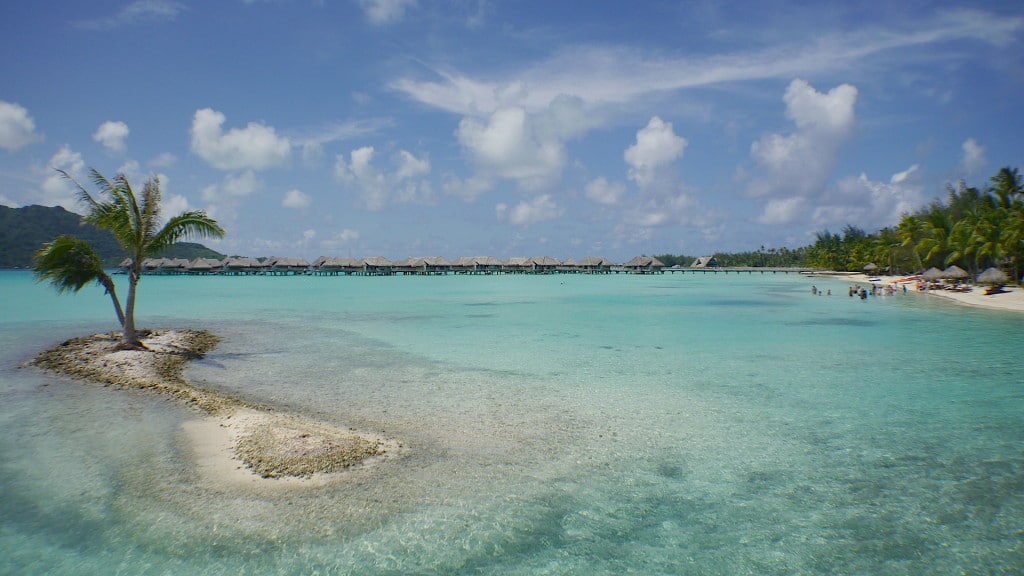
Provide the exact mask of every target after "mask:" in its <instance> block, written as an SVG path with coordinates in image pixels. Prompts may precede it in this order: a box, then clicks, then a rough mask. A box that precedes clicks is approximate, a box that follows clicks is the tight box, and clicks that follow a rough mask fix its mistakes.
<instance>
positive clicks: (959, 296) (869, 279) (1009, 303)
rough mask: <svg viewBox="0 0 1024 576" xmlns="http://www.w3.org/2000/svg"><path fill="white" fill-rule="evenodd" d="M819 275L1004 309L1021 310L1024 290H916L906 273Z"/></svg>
mask: <svg viewBox="0 0 1024 576" xmlns="http://www.w3.org/2000/svg"><path fill="white" fill-rule="evenodd" d="M820 275H821V276H824V277H827V278H834V279H836V280H842V281H844V282H849V283H850V284H857V285H860V286H864V287H867V288H870V287H871V286H872V285H874V286H878V287H881V288H884V287H886V286H890V285H892V286H895V287H897V288H898V289H899V290H901V291H902V290H903V286H906V287H907V293H908V294H910V293H914V294H920V295H923V296H934V297H937V298H943V299H945V300H949V301H951V302H955V303H956V304H962V305H965V306H975V307H978V308H988V309H990V310H1002V311H1006V312H1024V290H1022V289H1021V287H1020V286H1005V287H1003V291H1002V292H999V293H996V294H985V288H986V286H973V287H972V289H971V291H970V292H954V291H950V290H942V289H939V290H918V289H917V282H918V280H917V278H916V277H908V276H869V275H867V274H861V273H853V272H851V273H844V272H833V273H827V274H825V273H823V274H820Z"/></svg>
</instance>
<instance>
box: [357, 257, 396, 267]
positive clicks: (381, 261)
mask: <svg viewBox="0 0 1024 576" xmlns="http://www.w3.org/2000/svg"><path fill="white" fill-rule="evenodd" d="M363 265H364V266H369V267H371V268H384V267H387V266H394V265H395V263H394V262H392V261H391V260H388V259H387V258H385V257H383V256H370V257H369V258H363Z"/></svg>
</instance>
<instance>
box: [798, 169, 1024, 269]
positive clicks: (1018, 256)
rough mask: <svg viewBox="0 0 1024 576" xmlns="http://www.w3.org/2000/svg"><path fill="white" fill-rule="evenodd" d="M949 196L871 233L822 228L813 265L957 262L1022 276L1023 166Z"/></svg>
mask: <svg viewBox="0 0 1024 576" xmlns="http://www.w3.org/2000/svg"><path fill="white" fill-rule="evenodd" d="M947 192H948V194H947V198H946V199H945V200H942V199H936V200H934V201H933V202H932V203H931V204H929V205H927V206H925V207H924V208H921V209H920V210H918V211H916V212H914V213H911V214H904V215H903V217H902V218H900V221H899V224H897V225H896V226H892V227H886V228H882V229H881V230H879V231H878V232H875V233H873V234H869V233H866V232H864V231H863V230H861V229H859V228H856V227H853V226H847V227H846V228H844V229H843V231H842V234H832V233H830V232H829V231H827V230H826V231H824V232H819V233H817V238H816V240H815V242H814V244H812V245H811V246H809V247H808V248H807V265H808V266H812V267H816V268H828V269H832V270H848V271H856V270H861V269H863V268H864V266H866V265H868V264H869V263H872V264H875V265H876V266H878V267H879V269H881V270H884V271H888V272H889V273H891V274H904V273H914V272H921V271H923V270H925V269H927V268H931V267H936V268H945V267H948V266H951V265H954V264H955V265H957V266H959V267H961V268H963V269H964V270H967V271H969V272H971V273H972V274H977V273H978V272H979V271H981V270H984V269H985V268H989V267H995V268H1000V269H1002V270H1004V271H1006V272H1008V273H1009V274H1010V277H1011V278H1013V279H1014V281H1015V282H1016V281H1018V280H1019V279H1020V272H1021V269H1020V266H1021V262H1022V260H1024V185H1022V179H1021V175H1020V172H1019V171H1018V169H1017V168H1009V167H1007V168H1002V169H1000V170H999V172H997V173H996V174H995V176H993V177H992V178H990V179H989V181H988V184H987V185H986V186H985V187H984V188H982V189H978V188H975V187H971V186H967V185H966V184H965V183H964V182H962V181H961V182H959V183H958V184H957V185H956V186H949V187H948V189H947Z"/></svg>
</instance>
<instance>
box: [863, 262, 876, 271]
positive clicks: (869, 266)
mask: <svg viewBox="0 0 1024 576" xmlns="http://www.w3.org/2000/svg"><path fill="white" fill-rule="evenodd" d="M863 270H864V271H865V272H874V271H875V270H878V264H875V263H874V262H868V263H867V264H865V265H864V268H863Z"/></svg>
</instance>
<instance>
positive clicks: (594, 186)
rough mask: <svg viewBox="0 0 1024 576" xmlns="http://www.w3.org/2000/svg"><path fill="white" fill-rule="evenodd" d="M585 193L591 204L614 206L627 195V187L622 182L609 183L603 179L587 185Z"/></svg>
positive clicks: (592, 181)
mask: <svg viewBox="0 0 1024 576" xmlns="http://www.w3.org/2000/svg"><path fill="white" fill-rule="evenodd" d="M585 192H586V195H587V198H588V199H589V200H590V201H591V202H596V203H598V204H604V205H605V206H614V205H616V204H618V203H619V200H620V199H621V198H622V196H623V195H624V194H625V193H626V187H625V186H624V185H623V184H622V183H621V182H609V181H608V180H607V179H605V178H603V177H602V178H597V179H594V180H591V181H590V182H589V183H587V186H586V190H585Z"/></svg>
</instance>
